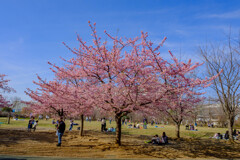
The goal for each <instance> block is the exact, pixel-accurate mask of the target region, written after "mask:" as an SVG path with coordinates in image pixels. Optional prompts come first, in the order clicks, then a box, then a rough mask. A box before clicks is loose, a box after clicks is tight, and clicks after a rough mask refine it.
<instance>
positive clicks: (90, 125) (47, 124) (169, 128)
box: [0, 117, 227, 138]
mask: <svg viewBox="0 0 240 160" xmlns="http://www.w3.org/2000/svg"><path fill="white" fill-rule="evenodd" d="M28 120H29V119H19V120H17V121H16V120H13V119H11V121H10V124H7V118H6V117H1V118H0V122H2V124H0V128H12V129H27V125H28ZM51 122H52V119H49V120H47V121H46V120H40V121H39V124H38V127H37V130H39V131H40V130H54V129H55V125H53V124H51ZM74 122H75V123H78V124H80V121H79V120H75V121H74ZM65 123H66V130H67V129H68V128H69V125H70V122H69V120H66V122H65ZM128 124H130V123H128ZM115 126H116V125H115V121H113V122H112V123H111V124H110V123H109V121H107V128H110V127H115ZM158 127H159V128H155V125H154V126H151V125H148V129H132V128H127V126H126V125H123V126H122V133H123V134H125V135H128V134H129V135H155V134H158V135H161V134H162V132H166V134H167V135H168V136H169V137H172V138H175V126H174V125H162V124H161V125H158ZM100 129H101V122H98V121H92V122H88V121H85V122H84V130H93V131H100ZM73 130H77V126H74V127H73ZM226 130H227V128H208V127H198V131H189V130H185V126H181V130H180V136H181V137H182V138H209V137H211V136H213V135H214V134H215V133H218V132H219V133H225V132H226Z"/></svg>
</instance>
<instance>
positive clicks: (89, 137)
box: [0, 129, 240, 158]
mask: <svg viewBox="0 0 240 160" xmlns="http://www.w3.org/2000/svg"><path fill="white" fill-rule="evenodd" d="M114 138H115V135H114V134H106V133H101V132H97V131H85V136H84V137H80V136H79V135H78V132H77V131H73V132H66V133H65V134H64V136H63V143H62V147H56V144H57V136H56V135H55V132H54V131H38V132H35V133H33V132H31V133H29V132H27V131H25V130H13V129H0V154H7V155H31V156H54V157H90V158H240V145H239V144H233V145H232V144H228V143H227V141H224V140H213V139H180V140H176V139H171V138H170V144H169V145H163V146H155V145H152V144H145V143H144V141H146V140H149V139H150V138H151V137H149V136H146V135H145V136H141V135H139V136H135V135H124V136H123V137H122V146H120V147H117V146H116V145H115V144H114V143H113V142H114Z"/></svg>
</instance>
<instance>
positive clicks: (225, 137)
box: [224, 131, 229, 140]
mask: <svg viewBox="0 0 240 160" xmlns="http://www.w3.org/2000/svg"><path fill="white" fill-rule="evenodd" d="M224 139H226V140H228V139H229V133H228V131H226V133H225V135H224Z"/></svg>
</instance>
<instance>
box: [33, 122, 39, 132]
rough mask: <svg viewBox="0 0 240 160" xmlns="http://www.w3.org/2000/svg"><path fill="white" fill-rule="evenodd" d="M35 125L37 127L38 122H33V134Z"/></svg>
mask: <svg viewBox="0 0 240 160" xmlns="http://www.w3.org/2000/svg"><path fill="white" fill-rule="evenodd" d="M37 125H38V120H37V121H35V122H34V125H33V131H34V132H35V130H36V128H37Z"/></svg>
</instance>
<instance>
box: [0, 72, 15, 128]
mask: <svg viewBox="0 0 240 160" xmlns="http://www.w3.org/2000/svg"><path fill="white" fill-rule="evenodd" d="M5 77H6V75H5V74H0V108H2V111H3V112H8V124H10V117H11V112H12V109H11V108H10V106H11V103H10V101H8V100H6V98H4V97H3V95H2V94H1V93H10V92H15V90H14V89H13V88H11V87H9V86H8V82H9V81H10V80H7V79H5Z"/></svg>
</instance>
